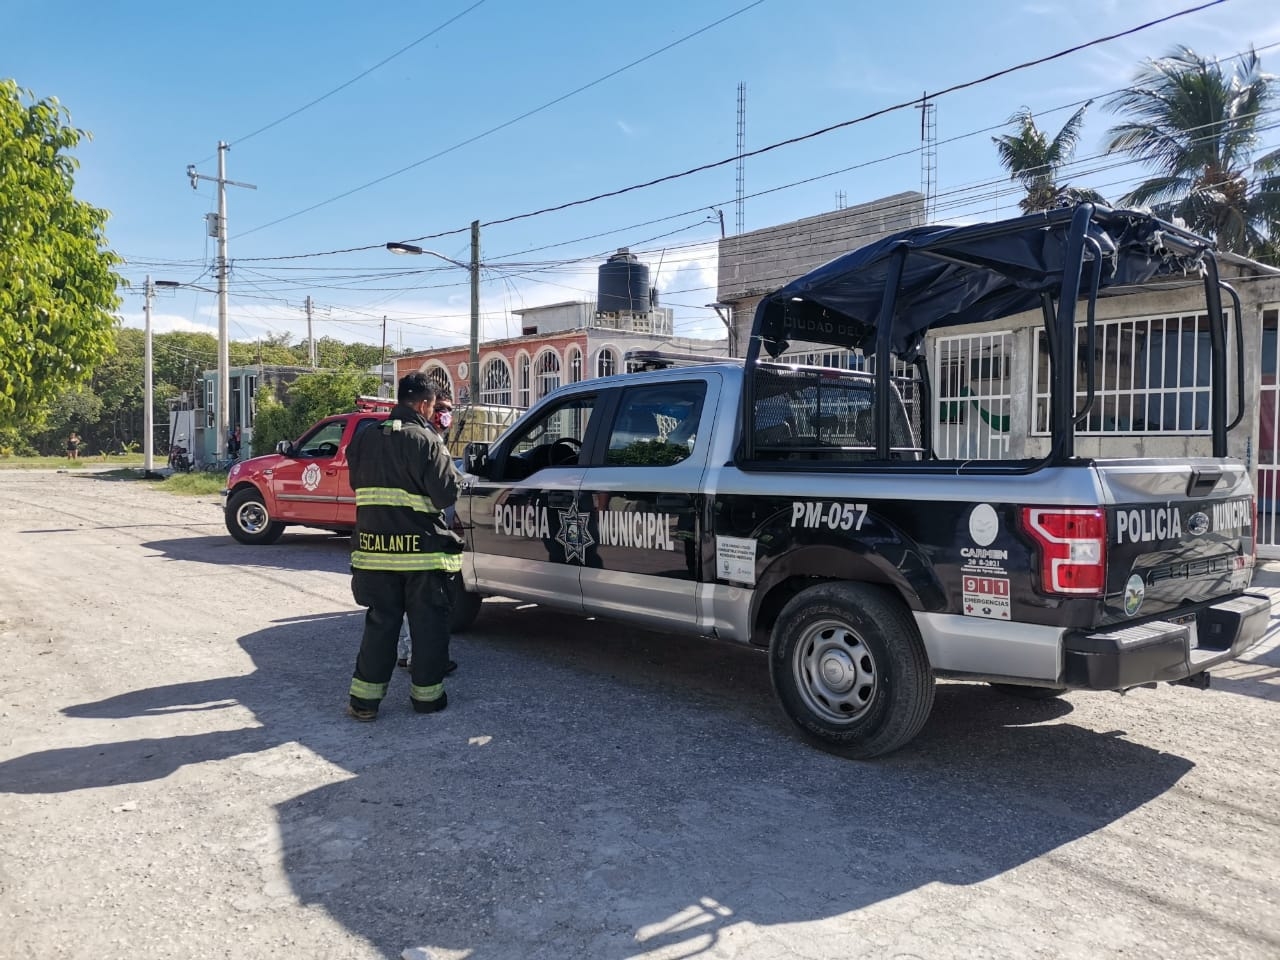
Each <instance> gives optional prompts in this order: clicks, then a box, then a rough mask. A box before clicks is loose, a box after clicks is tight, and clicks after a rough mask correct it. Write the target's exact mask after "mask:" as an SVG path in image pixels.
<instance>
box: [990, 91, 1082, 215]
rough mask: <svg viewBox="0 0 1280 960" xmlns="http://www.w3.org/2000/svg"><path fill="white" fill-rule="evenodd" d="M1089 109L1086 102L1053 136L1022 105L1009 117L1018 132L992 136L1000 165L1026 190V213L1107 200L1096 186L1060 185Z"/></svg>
mask: <svg viewBox="0 0 1280 960" xmlns="http://www.w3.org/2000/svg"><path fill="white" fill-rule="evenodd" d="M1090 102H1092V101H1090ZM1088 109H1089V104H1088V103H1086V104H1085V105H1084V106H1083V107H1081V108H1080V109H1079V110H1077V111H1076V112H1075V113H1073V114H1072V115H1071V118H1070V119H1069V120H1067V122H1066V123H1064V124H1063V125H1062V129H1061V130H1059V131H1058V133H1057V135H1056V136H1054V137H1053V139H1052V140H1051V139H1049V136H1048V134H1046V133H1045V132H1044V131H1043V130H1041V129H1040V128H1039V127H1037V126H1036V121H1035V117H1033V116H1032V115H1031V110H1030V109H1029V108H1028V107H1023V108H1022V109H1020V110H1019V111H1018V112H1017V113H1015V114H1014V115H1013V116H1012V117H1010V118H1009V122H1010V123H1012V124H1016V125H1017V128H1018V132H1017V133H1006V134H1004V135H1002V136H999V137H992V138H991V142H992V143H994V144H995V145H996V153H997V154H998V155H999V157H1000V164H1001V166H1003V167H1004V168H1005V169H1006V170H1008V171H1009V179H1010V180H1016V181H1017V182H1018V183H1020V184H1022V186H1023V188H1024V189H1025V190H1026V191H1027V193H1026V196H1024V197H1023V198H1022V199H1021V200H1019V201H1018V206H1019V207H1020V208H1021V209H1022V212H1023V213H1039V212H1041V211H1043V210H1050V209H1053V208H1054V207H1058V206H1062V205H1063V204H1064V203H1076V202H1079V201H1081V200H1089V201H1092V202H1097V203H1101V202H1105V201H1103V199H1102V197H1101V196H1100V195H1099V194H1097V193H1095V192H1094V191H1093V190H1089V189H1087V188H1085V189H1082V188H1076V187H1059V186H1058V175H1059V174H1060V173H1061V172H1062V168H1063V167H1064V166H1066V165H1067V164H1068V163H1070V162H1071V157H1072V156H1073V155H1074V154H1075V152H1076V145H1077V144H1078V143H1079V142H1080V128H1081V127H1082V126H1084V115H1085V111H1086V110H1088Z"/></svg>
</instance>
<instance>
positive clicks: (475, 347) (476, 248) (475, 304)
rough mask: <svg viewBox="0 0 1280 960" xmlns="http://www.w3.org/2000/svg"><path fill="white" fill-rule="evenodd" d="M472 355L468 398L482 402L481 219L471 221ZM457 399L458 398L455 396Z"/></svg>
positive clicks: (473, 401)
mask: <svg viewBox="0 0 1280 960" xmlns="http://www.w3.org/2000/svg"><path fill="white" fill-rule="evenodd" d="M470 269H471V356H470V357H469V358H468V363H467V398H468V400H469V401H470V402H471V403H473V404H474V403H479V402H480V221H479V220H472V221H471V267H470ZM455 399H457V398H455Z"/></svg>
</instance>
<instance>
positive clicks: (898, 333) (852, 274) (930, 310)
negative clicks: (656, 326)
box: [755, 206, 1212, 359]
mask: <svg viewBox="0 0 1280 960" xmlns="http://www.w3.org/2000/svg"><path fill="white" fill-rule="evenodd" d="M1075 212H1076V211H1075V210H1074V209H1070V208H1068V209H1062V210H1053V211H1049V212H1047V213H1042V214H1034V215H1031V216H1027V217H1019V218H1017V219H1013V220H1006V221H1001V222H998V223H980V224H973V225H968V226H961V227H952V226H927V227H916V228H913V229H911V230H904V231H902V232H901V233H896V234H892V235H890V236H887V237H884V238H883V239H880V240H877V241H876V242H874V243H871V244H868V245H867V246H865V247H860V248H859V249H857V250H854V251H852V252H851V253H846V254H844V255H842V256H839V257H837V258H835V259H834V260H831V261H829V262H827V263H825V264H823V265H822V266H820V267H818V268H817V269H815V270H812V271H810V272H809V273H806V274H805V275H804V276H802V277H799V278H797V279H795V280H792V281H791V282H790V283H788V284H787V285H786V286H785V287H783V288H782V289H780V290H778V291H776V292H775V293H772V294H770V295H769V296H767V297H765V299H764V300H763V301H761V303H760V306H759V308H758V309H757V312H756V317H755V326H756V330H755V333H756V335H758V336H760V338H761V342H762V346H763V347H764V349H765V350H766V351H767V352H768V353H769V355H771V356H777V355H778V354H780V353H782V352H783V351H784V350H785V349H786V348H787V344H788V342H790V341H796V340H803V341H810V342H814V343H822V344H830V345H835V346H843V347H850V348H853V347H862V348H864V349H868V350H869V348H870V347H871V346H872V345H873V343H874V339H875V332H876V325H877V323H878V321H879V317H880V312H881V301H882V299H883V297H884V295H885V285H886V283H887V278H888V275H889V271H890V264H891V261H892V260H893V257H894V255H895V253H897V252H898V251H900V250H902V249H904V248H905V249H906V251H907V255H906V260H905V262H904V264H903V271H902V279H901V282H900V284H899V286H898V296H897V301H896V305H895V309H894V313H893V330H892V334H891V338H890V340H891V347H892V350H893V352H894V353H895V354H897V355H898V356H900V357H902V358H904V359H910V358H912V357H913V356H914V355H915V353H916V351H917V349H918V348H919V346H920V344H921V342H922V341H923V339H924V335H925V332H926V331H928V330H929V329H930V328H932V327H941V326H955V325H960V324H967V323H981V322H983V321H986V320H996V319H999V318H1000V317H1006V316H1010V315H1012V314H1015V313H1022V312H1023V311H1026V310H1032V309H1037V308H1038V307H1039V306H1040V304H1041V301H1042V295H1043V294H1044V293H1048V294H1050V295H1051V296H1052V297H1054V299H1055V300H1056V299H1058V297H1059V295H1060V293H1061V290H1062V285H1063V273H1064V267H1065V266H1069V265H1068V264H1067V261H1068V259H1069V255H1068V250H1069V245H1068V243H1069V238H1070V232H1071V229H1072V220H1073V216H1074V214H1075ZM1088 236H1089V237H1090V238H1091V239H1092V240H1093V241H1094V242H1096V243H1097V249H1099V250H1100V251H1101V253H1102V261H1101V274H1100V276H1099V277H1098V286H1099V292H1100V294H1104V293H1106V292H1108V289H1109V288H1110V292H1121V291H1120V288H1125V287H1130V286H1132V285H1134V284H1141V283H1144V282H1145V281H1148V280H1151V279H1153V278H1155V277H1159V276H1174V275H1191V276H1194V277H1196V278H1199V277H1200V276H1201V272H1200V270H1201V267H1200V259H1201V256H1202V255H1203V253H1204V251H1205V250H1207V249H1209V248H1211V246H1212V243H1211V241H1209V240H1206V239H1205V238H1203V237H1200V236H1197V235H1195V234H1193V233H1189V232H1188V231H1186V230H1184V229H1182V228H1179V227H1176V226H1174V225H1173V224H1170V223H1166V222H1164V221H1162V220H1159V219H1157V218H1156V217H1153V216H1151V215H1150V214H1147V213H1139V212H1136V211H1132V210H1111V209H1108V208H1106V207H1101V206H1099V207H1096V208H1095V209H1094V211H1093V215H1092V216H1091V217H1090V218H1089V221H1088ZM1091 249H1092V245H1091V244H1086V251H1085V259H1086V260H1094V259H1096V258H1095V257H1094V254H1093V253H1092V252H1091ZM1091 270H1092V267H1091V266H1089V265H1086V268H1085V274H1084V276H1085V277H1086V281H1085V283H1084V284H1083V285H1082V286H1081V291H1082V294H1083V293H1086V292H1087V291H1088V289H1089V286H1090V283H1091V275H1090V271H1091Z"/></svg>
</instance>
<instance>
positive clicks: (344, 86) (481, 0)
mask: <svg viewBox="0 0 1280 960" xmlns="http://www.w3.org/2000/svg"><path fill="white" fill-rule="evenodd" d="M483 3H485V0H476V2H475V3H473V4H472V5H471V6H469V7H467V9H465V10H463V11H462V12H461V13H458V14H454V15H453V16H452V17H450V18H449V19H448V20H446V21H445V22H444V23H442V24H440V25H439V26H437V27H433V28H432V29H431V30H428V31H427V32H426V33H424V34H423V35H422V36H420V37H418V39H417V40H414V41H412V42H410V43H407V44H405V45H404V46H403V47H401V48H400V49H399V50H397V51H396V52H395V53H393V54H391V55H390V56H386V57H383V58H382V59H381V60H379V61H378V62H377V63H375V64H374V65H373V66H372V67H369V69H367V70H362V71H360V72H359V73H357V74H356V75H355V76H354V77H352V78H351V79H350V80H348V81H346V82H345V83H340V84H338V86H336V87H334V88H333V89H332V90H330V91H329V92H328V93H322V94H321V95H320V96H318V97H316V98H315V99H314V100H309V101H307V102H306V103H304V104H303V105H302V106H300V107H298V108H297V109H296V110H290V111H289V112H288V113H286V114H285V115H284V116H282V117H279V118H277V119H275V120H272V121H271V122H270V123H268V124H265V125H263V126H261V127H259V128H258V129H257V130H254V131H253V132H251V133H246V134H245V135H244V136H243V137H237V138H236V139H234V140H231V141H229V144H230V146H236V145H237V144H241V143H244V142H245V141H246V140H249V139H251V138H253V137H256V136H257V135H258V134H260V133H265V132H266V131H268V130H270V129H271V128H272V127H275V126H278V125H280V124H282V123H284V122H285V121H286V120H289V119H291V118H292V117H296V116H297V115H298V114H300V113H302V112H303V111H304V110H310V109H311V108H312V107H314V106H315V105H316V104H318V103H321V102H323V101H325V100H328V99H329V98H330V97H332V96H333V95H334V94H335V93H339V92H341V91H343V90H345V89H347V87H349V86H351V85H352V84H353V83H355V82H356V81H357V80H363V79H364V78H365V77H367V76H368V75H369V74H371V73H373V71H375V70H377V69H379V68H380V67H385V66H386V65H387V64H388V63H390V62H391V61H392V60H394V59H395V58H396V57H398V56H400V55H401V54H402V53H407V52H408V51H410V50H412V49H413V48H414V47H416V46H417V45H418V44H420V43H422V42H423V41H424V40H429V39H431V38H432V37H434V36H435V35H436V34H437V33H439V32H440V31H441V30H443V29H444V28H445V27H447V26H449V25H450V24H453V23H456V22H457V21H458V20H461V19H462V18H463V17H465V16H466V15H467V14H468V13H470V12H471V11H472V10H474V9H475V8H476V7H478V6H481V5H482V4H483ZM206 159H212V158H206ZM200 162H201V163H204V162H205V161H204V160H201V161H200Z"/></svg>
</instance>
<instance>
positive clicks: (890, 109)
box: [241, 0, 1227, 261]
mask: <svg viewBox="0 0 1280 960" xmlns="http://www.w3.org/2000/svg"><path fill="white" fill-rule="evenodd" d="M1226 2H1227V0H1208V2H1206V3H1202V4H1199V5H1198V6H1194V7H1188V8H1186V9H1183V10H1179V11H1177V12H1175V13H1171V14H1168V15H1166V16H1163V17H1159V18H1157V19H1154V20H1148V21H1146V22H1145V23H1141V24H1139V25H1137V26H1134V27H1130V28H1128V29H1126V30H1121V31H1119V32H1117V33H1112V34H1108V35H1106V36H1103V37H1097V38H1095V39H1093V40H1089V41H1087V42H1084V43H1079V44H1076V45H1075V46H1072V47H1068V48H1066V49H1064V50H1059V51H1058V52H1056V53H1052V54H1048V55H1046V56H1043V57H1039V58H1037V59H1034V60H1027V61H1023V62H1022V63H1018V64H1015V65H1013V66H1010V67H1005V68H1003V69H1001V70H997V71H994V72H992V73H989V74H986V75H985V76H982V77H978V78H976V79H973V80H967V81H965V82H963V83H957V84H953V85H952V86H949V87H946V88H945V89H942V90H939V91H936V92H933V93H926V94H925V95H924V97H917V98H914V99H912V100H906V101H903V102H901V103H896V104H892V105H890V106H887V107H882V108H880V109H878V110H874V111H872V112H870V113H866V114H863V115H862V116H859V117H854V118H853V119H850V120H844V121H841V122H839V123H835V124H831V125H829V126H826V127H822V128H821V129H818V130H814V131H811V132H809V133H805V134H801V135H799V136H795V137H790V138H788V139H786V140H779V141H777V142H775V143H771V144H769V145H767V146H764V147H760V148H758V149H756V150H752V151H749V152H747V153H746V154H744V156H746V157H754V156H760V155H762V154H765V153H769V152H771V151H774V150H778V149H780V148H782V147H785V146H791V145H793V144H796V143H802V142H804V141H807V140H812V139H814V138H816V137H820V136H823V135H825V134H828V133H831V132H833V131H836V130H842V129H845V128H848V127H851V126H854V125H856V124H860V123H865V122H866V121H868V120H872V119H875V118H877V117H881V116H885V115H886V114H889V113H894V112H897V111H900V110H904V109H907V108H911V107H915V106H917V105H918V104H919V103H920V102H921V100H922V99H929V100H936V99H937V98H939V97H941V96H944V95H946V94H950V93H955V92H958V91H960V90H965V89H968V88H971V87H975V86H978V85H980V84H984V83H988V82H990V81H992V80H995V79H998V78H1000V77H1004V76H1008V75H1009V74H1012V73H1016V72H1019V71H1022V70H1026V69H1029V68H1031V67H1036V66H1040V65H1042V64H1045V63H1049V62H1051V61H1053V60H1058V59H1061V58H1062V57H1066V56H1069V55H1071V54H1073V53H1078V52H1079V51H1081V50H1085V49H1088V48H1090V47H1095V46H1099V45H1101V44H1104V43H1108V42H1110V41H1112V40H1117V39H1119V38H1122V37H1126V36H1132V35H1133V34H1135V33H1140V32H1141V31H1143V30H1148V29H1150V28H1152V27H1154V26H1158V25H1160V24H1162V23H1167V22H1169V21H1171V20H1175V19H1178V18H1180V17H1184V16H1188V15H1190V14H1192V13H1198V12H1200V11H1202V10H1205V9H1208V8H1209V7H1214V6H1218V5H1219V4H1222V3H1226ZM754 5H755V4H752V6H754ZM743 9H744V10H745V9H749V8H743ZM741 12H742V11H741V10H740V11H737V12H736V13H734V14H731V15H730V16H736V15H737V13H741ZM717 22H720V21H717ZM712 26H714V24H713V25H712ZM704 29H710V27H707V28H704ZM677 42H680V41H677ZM1000 126H1001V127H1003V126H1005V124H1001V125H1000ZM990 129H996V128H990ZM946 142H950V141H946ZM450 149H452V148H450ZM918 149H919V148H914V149H913V150H910V151H904V152H903V154H899V155H895V156H901V155H905V154H907V153H914V152H917V151H918ZM428 159H431V158H428ZM737 159H738V154H736V153H735V154H734V155H733V156H730V157H725V158H723V159H721V160H716V161H712V162H710V163H705V164H701V165H699V166H696V167H691V168H690V169H688V170H683V171H680V172H678V173H671V174H667V175H665V176H661V177H656V178H654V179H652V180H647V181H644V182H642V183H635V184H632V185H630V186H626V187H620V188H618V189H616V190H609V191H606V192H603V193H598V194H595V195H594V196H590V197H584V198H582V199H579V200H571V201H568V202H565V203H560V204H555V205H553V206H549V207H542V208H540V209H537V210H532V211H529V212H527V213H520V214H515V215H513V216H509V217H502V218H499V219H496V220H487V221H484V222H482V223H481V224H480V226H481V227H492V226H497V225H500V224H506V223H514V222H516V221H518V220H527V219H530V218H532V217H538V216H542V215H543V214H547V213H555V212H558V211H561V210H567V209H569V208H571V207H578V206H583V205H585V204H589V203H595V202H596V201H599V200H604V199H608V198H610V197H617V196H621V195H623V194H626V193H631V192H633V191H636V190H643V189H647V188H649V187H653V186H657V185H659V184H662V183H668V182H670V181H673V180H679V179H682V178H684V177H689V176H692V175H694V174H696V173H703V172H705V171H707V170H713V169H715V168H717V167H722V166H725V165H727V164H730V163H735V162H737ZM420 162H425V161H420ZM874 162H879V161H867V163H874ZM864 165H865V164H864ZM405 169H410V168H407V167H406V168H405ZM847 169H856V167H852V168H847ZM398 172H402V171H398ZM394 175H395V174H389V175H388V176H394ZM384 179H386V177H382V178H380V180H384ZM380 180H377V181H373V182H372V183H377V182H380ZM372 183H370V184H365V186H371V185H372ZM356 189H357V190H360V189H364V187H357V188H356ZM353 192H355V191H354V190H353V191H348V192H347V193H344V194H340V195H339V196H337V197H331V198H330V199H329V200H325V201H323V202H322V203H320V204H316V205H314V206H311V207H308V208H306V209H305V210H300V211H297V212H296V213H292V214H289V215H288V216H286V217H282V218H280V219H278V220H273V221H271V222H270V223H266V224H263V225H262V226H260V227H255V228H254V230H261V229H264V228H265V227H269V226H272V225H274V224H276V223H280V222H282V221H283V220H286V219H290V218H292V217H295V216H298V215H300V214H302V213H306V212H308V211H310V210H314V209H316V207H318V206H323V205H324V204H327V203H331V202H333V201H334V200H338V199H341V198H342V197H344V196H347V195H349V194H350V193H353ZM763 192H765V191H762V192H761V193H763ZM759 195H761V194H753V195H752V196H759ZM469 229H470V228H469V227H458V228H456V229H453V230H443V231H440V232H437V233H430V234H424V235H423V236H420V237H413V238H410V239H409V240H408V241H406V242H411V243H416V242H418V241H421V240H435V239H439V238H441V237H447V236H453V235H456V234H461V233H465V232H466V231H467V230H469ZM248 232H253V231H248ZM243 235H244V234H241V236H243ZM383 246H384V244H383V243H371V244H365V245H364V246H359V247H346V248H343V249H339V250H325V251H320V252H317V253H302V254H292V255H289V256H280V257H249V258H243V259H246V260H257V261H268V260H269V261H278V260H301V259H306V258H310V257H323V256H330V255H333V254H339V253H354V252H358V251H364V250H374V249H379V248H381V247H383Z"/></svg>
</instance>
